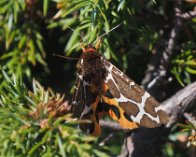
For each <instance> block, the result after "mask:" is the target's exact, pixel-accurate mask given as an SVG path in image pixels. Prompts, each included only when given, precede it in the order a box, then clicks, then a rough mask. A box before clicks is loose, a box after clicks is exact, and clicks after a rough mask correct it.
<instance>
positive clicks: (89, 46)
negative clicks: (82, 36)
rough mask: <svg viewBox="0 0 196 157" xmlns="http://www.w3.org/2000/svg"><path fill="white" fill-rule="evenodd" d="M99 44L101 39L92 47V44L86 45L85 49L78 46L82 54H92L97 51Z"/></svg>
mask: <svg viewBox="0 0 196 157" xmlns="http://www.w3.org/2000/svg"><path fill="white" fill-rule="evenodd" d="M100 44H101V39H98V41H97V43H96V44H95V46H94V45H92V44H88V45H87V46H86V47H85V46H83V45H82V43H81V44H80V46H81V48H82V51H83V53H94V52H97V51H98V49H99V46H100Z"/></svg>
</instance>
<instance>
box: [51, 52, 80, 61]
mask: <svg viewBox="0 0 196 157" xmlns="http://www.w3.org/2000/svg"><path fill="white" fill-rule="evenodd" d="M53 56H56V57H60V58H64V59H67V60H78V59H79V58H73V57H67V56H61V55H58V54H56V53H53Z"/></svg>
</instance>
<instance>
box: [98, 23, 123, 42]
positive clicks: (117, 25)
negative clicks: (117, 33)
mask: <svg viewBox="0 0 196 157" xmlns="http://www.w3.org/2000/svg"><path fill="white" fill-rule="evenodd" d="M121 24H122V23H120V24H118V25H117V26H115V27H113V28H112V29H110V30H109V31H108V32H105V33H104V34H102V35H100V36H99V37H98V39H100V38H102V37H103V36H105V35H107V34H109V33H110V32H111V31H113V30H115V29H116V28H118V27H119V26H120V25H121Z"/></svg>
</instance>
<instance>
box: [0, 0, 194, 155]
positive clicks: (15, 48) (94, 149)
mask: <svg viewBox="0 0 196 157" xmlns="http://www.w3.org/2000/svg"><path fill="white" fill-rule="evenodd" d="M195 4H196V1H195V0H175V1H170V0H164V1H161V0H145V1H144V0H137V1H135V0H117V1H114V0H74V1H73V0H42V1H40V0H1V1H0V81H1V83H0V106H1V107H0V141H1V143H0V156H9V157H11V156H47V157H48V156H64V157H65V156H85V157H86V156H117V155H119V154H121V156H123V155H124V154H126V155H127V154H129V155H130V154H131V152H130V150H128V149H127V150H126V151H125V149H122V147H123V146H125V147H126V144H125V143H126V142H125V141H126V140H128V138H126V137H127V136H130V134H129V135H127V134H128V133H127V132H124V131H122V130H121V131H119V130H115V129H114V128H110V129H111V130H112V131H111V130H109V131H108V129H103V131H102V135H101V137H99V138H96V137H91V136H89V135H85V134H83V133H81V131H80V130H78V129H77V122H73V121H72V120H70V119H71V117H70V114H69V113H68V108H69V104H70V100H71V96H72V94H73V85H74V83H75V78H76V68H75V65H76V63H77V61H72V60H68V59H67V60H66V59H62V58H59V57H55V56H53V54H54V53H56V54H59V55H62V56H69V57H76V58H79V57H80V55H81V47H80V42H82V43H83V44H84V45H88V44H89V43H92V44H94V43H95V41H96V39H97V38H98V37H99V36H100V35H102V34H104V33H105V32H108V31H109V30H111V29H112V28H114V27H115V26H117V25H118V24H121V25H120V26H119V27H118V28H116V29H115V30H113V31H111V32H110V33H108V34H107V35H106V36H104V37H103V41H102V44H101V47H100V52H101V53H102V54H103V55H104V56H105V57H106V58H107V59H108V60H109V61H110V62H112V63H113V64H114V65H115V66H117V67H118V68H119V69H121V70H122V71H123V72H124V73H126V74H127V75H128V76H129V77H130V78H132V79H133V80H134V81H135V82H137V83H138V84H140V85H142V86H143V88H145V89H146V90H147V91H149V92H150V93H151V94H152V95H153V96H154V97H155V98H156V99H157V100H158V101H160V102H165V103H166V102H167V100H170V99H169V98H172V96H174V95H175V94H177V95H176V98H173V99H176V104H178V102H180V101H181V100H179V99H178V94H179V91H180V90H182V91H181V93H182V92H184V95H185V94H187V97H186V99H184V100H187V101H186V102H182V103H181V102H180V103H181V104H182V105H181V106H183V104H186V105H187V106H186V107H184V108H183V107H182V109H181V110H180V111H179V112H177V113H176V114H177V116H176V117H177V118H176V117H175V118H176V120H175V121H173V123H172V125H170V126H169V127H168V128H167V129H166V131H164V132H166V134H165V135H164V136H163V141H164V142H162V143H159V146H160V147H159V151H157V150H153V147H154V146H153V145H152V146H150V148H149V149H151V148H152V151H150V152H149V156H153V155H152V154H154V155H155V154H156V155H157V154H159V155H160V153H161V154H162V155H163V156H166V157H173V156H178V157H184V156H190V157H193V156H194V155H195V148H196V135H195V134H196V133H195V131H196V121H195V118H196V117H195V115H196V107H195V106H196V103H195V97H194V91H195V90H194V89H195V86H196V85H194V81H195V78H196V77H195V76H196V27H195V26H196V25H195V24H196V18H195V17H196V8H195ZM70 27H71V29H70ZM72 29H74V30H75V31H73V30H72ZM81 36H82V38H81ZM190 85H193V87H192V86H191V87H190ZM186 87H190V88H191V90H188V91H187V88H186ZM188 89H189V88H188ZM192 89H193V92H192V94H191V93H190V91H192ZM180 96H181V95H180ZM180 96H179V97H180ZM189 96H190V97H189ZM191 96H192V97H191ZM173 99H172V100H173ZM178 100H179V101H178ZM177 101H178V102H177ZM171 104H172V103H171ZM173 105H174V106H175V101H174V103H173ZM171 106H172V105H170V107H171ZM179 106H180V105H179ZM184 106H185V105H184ZM171 108H172V107H171ZM168 110H169V109H168ZM171 111H173V110H171V109H170V111H168V113H170V112H171ZM171 114H172V113H171ZM108 127H109V126H108ZM106 128H107V127H106ZM163 130H164V128H162V129H161V131H162V132H163ZM111 132H112V133H111ZM161 135H162V134H161ZM117 137H118V138H117ZM133 143H134V142H133ZM134 144H135V143H134ZM135 149H137V147H135ZM156 151H157V152H156ZM125 152H126V153H125ZM123 153H124V154H123ZM145 154H146V153H145ZM126 155H124V156H126ZM132 156H134V153H132ZM135 156H138V155H136V154H135Z"/></svg>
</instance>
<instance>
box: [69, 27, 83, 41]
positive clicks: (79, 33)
mask: <svg viewBox="0 0 196 157" xmlns="http://www.w3.org/2000/svg"><path fill="white" fill-rule="evenodd" d="M67 28H69V29H71V30H72V31H73V32H75V33H77V34H78V35H79V36H80V37H81V39H82V41H83V42H84V41H85V39H84V37H83V36H82V35H81V34H80V33H78V32H77V31H76V30H75V29H73V28H71V27H69V26H68V27H67Z"/></svg>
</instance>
